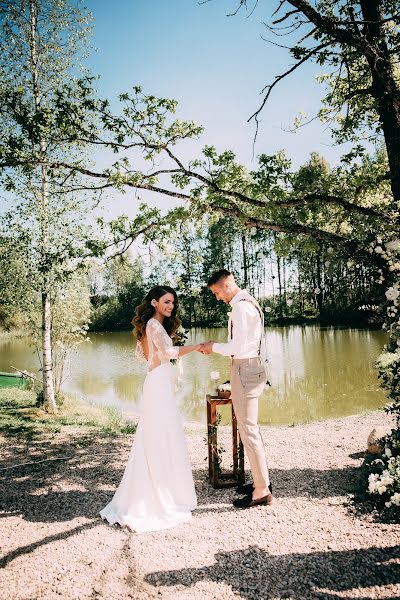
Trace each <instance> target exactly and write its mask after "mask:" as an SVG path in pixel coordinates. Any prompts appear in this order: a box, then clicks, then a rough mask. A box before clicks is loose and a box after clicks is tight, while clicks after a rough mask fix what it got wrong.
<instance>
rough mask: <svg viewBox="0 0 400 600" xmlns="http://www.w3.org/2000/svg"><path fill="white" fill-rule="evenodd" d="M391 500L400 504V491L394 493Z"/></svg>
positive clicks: (397, 504)
mask: <svg viewBox="0 0 400 600" xmlns="http://www.w3.org/2000/svg"><path fill="white" fill-rule="evenodd" d="M390 501H391V503H392V504H395V505H396V506H400V494H399V492H396V493H395V494H393V496H392V497H391V498H390Z"/></svg>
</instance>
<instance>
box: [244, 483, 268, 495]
mask: <svg viewBox="0 0 400 600" xmlns="http://www.w3.org/2000/svg"><path fill="white" fill-rule="evenodd" d="M268 489H269V491H270V493H271V494H272V484H271V483H270V484H269V486H268ZM236 491H237V493H238V494H240V495H241V496H251V495H252V494H253V492H254V483H246V484H245V485H239V487H237V488H236Z"/></svg>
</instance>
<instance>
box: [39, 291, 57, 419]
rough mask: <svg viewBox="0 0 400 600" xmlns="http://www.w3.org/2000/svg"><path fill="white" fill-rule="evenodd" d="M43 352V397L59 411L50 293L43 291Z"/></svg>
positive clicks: (54, 409)
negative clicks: (54, 375) (55, 382)
mask: <svg viewBox="0 0 400 600" xmlns="http://www.w3.org/2000/svg"><path fill="white" fill-rule="evenodd" d="M42 351H43V396H44V401H45V405H46V407H47V408H48V409H50V410H51V411H53V412H56V411H57V404H56V400H55V395H54V384H53V362H52V344H51V304H50V292H49V291H48V290H43V291H42Z"/></svg>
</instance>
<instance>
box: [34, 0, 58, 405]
mask: <svg viewBox="0 0 400 600" xmlns="http://www.w3.org/2000/svg"><path fill="white" fill-rule="evenodd" d="M29 9H30V26H31V30H30V33H31V35H30V51H31V63H32V83H33V97H34V101H35V109H36V110H37V111H38V110H39V109H40V91H39V74H38V55H37V46H36V38H37V4H36V0H30V1H29ZM39 147H40V154H41V157H42V160H43V162H42V165H41V190H40V238H41V239H40V246H41V252H42V259H43V260H45V257H46V253H47V249H48V245H49V215H48V173H47V166H46V144H45V141H44V140H43V139H41V140H40V141H39ZM43 272H44V280H43V285H42V354H43V373H42V374H43V396H44V403H45V406H46V408H47V409H48V410H50V411H52V412H56V411H57V404H56V399H55V394H54V378H53V352H52V339H51V323H52V319H51V297H50V289H49V281H48V277H47V275H46V271H45V269H44V270H43Z"/></svg>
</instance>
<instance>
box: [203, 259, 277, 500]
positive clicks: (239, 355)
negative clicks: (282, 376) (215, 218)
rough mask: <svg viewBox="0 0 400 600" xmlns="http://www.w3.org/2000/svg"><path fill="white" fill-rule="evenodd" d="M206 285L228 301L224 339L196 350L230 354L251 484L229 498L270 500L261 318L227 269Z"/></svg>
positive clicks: (239, 424) (218, 296)
mask: <svg viewBox="0 0 400 600" xmlns="http://www.w3.org/2000/svg"><path fill="white" fill-rule="evenodd" d="M207 287H209V288H210V290H211V291H212V293H213V294H214V295H215V297H216V298H217V300H222V301H223V302H225V303H226V304H230V305H231V307H232V312H231V313H230V316H229V322H228V342H227V343H225V344H219V343H216V342H213V341H210V342H206V343H204V344H202V346H201V349H200V352H202V353H203V354H210V353H211V352H217V353H218V354H222V355H223V356H230V357H231V388H232V402H233V407H234V410H235V414H236V418H237V423H238V427H239V433H240V437H241V439H242V442H243V445H244V448H245V450H246V454H247V457H248V459H249V463H250V468H251V473H252V475H253V482H254V484H248V485H245V486H241V487H239V488H238V491H239V492H241V493H243V494H245V497H244V498H240V499H237V500H234V501H233V504H234V506H236V507H237V508H251V507H252V506H258V505H262V504H265V505H270V504H272V500H273V497H272V493H271V485H270V480H269V473H268V467H267V461H266V458H265V451H264V445H263V441H262V438H261V433H260V429H259V427H258V424H257V420H258V399H259V397H260V396H261V393H262V391H263V389H264V386H265V381H266V376H265V369H264V365H263V364H262V359H261V355H260V354H261V352H260V351H261V338H262V334H263V323H264V318H263V314H262V311H261V308H260V306H259V304H258V302H257V301H256V300H255V298H253V297H252V296H251V295H250V294H249V293H248V292H247V291H246V290H241V289H240V288H239V287H238V285H237V284H236V282H235V279H234V277H233V275H232V273H230V272H229V271H227V270H226V269H221V270H220V271H217V272H216V273H214V274H213V275H211V277H210V279H209V281H208V283H207Z"/></svg>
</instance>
